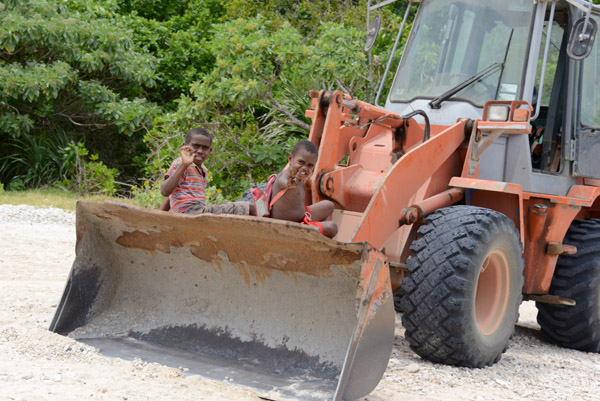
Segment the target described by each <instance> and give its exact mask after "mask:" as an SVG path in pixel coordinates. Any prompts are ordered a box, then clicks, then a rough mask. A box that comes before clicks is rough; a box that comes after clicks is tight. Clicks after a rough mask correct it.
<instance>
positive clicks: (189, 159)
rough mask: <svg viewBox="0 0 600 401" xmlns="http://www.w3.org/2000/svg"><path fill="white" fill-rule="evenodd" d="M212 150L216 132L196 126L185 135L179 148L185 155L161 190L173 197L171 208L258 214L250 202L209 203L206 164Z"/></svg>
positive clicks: (173, 164)
mask: <svg viewBox="0 0 600 401" xmlns="http://www.w3.org/2000/svg"><path fill="white" fill-rule="evenodd" d="M211 151H212V136H211V135H210V133H209V132H208V131H207V130H205V129H204V128H194V129H192V130H190V131H188V132H187V133H186V135H185V143H184V144H183V146H182V147H181V149H180V150H179V153H180V154H181V157H178V158H177V159H175V160H174V161H173V163H172V164H171V167H170V168H169V171H167V173H166V174H165V180H164V181H163V183H162V185H161V187H160V193H161V194H162V195H163V196H168V197H169V203H170V209H171V211H173V212H177V213H186V214H201V213H214V214H241V215H256V210H254V205H253V204H251V203H249V202H231V203H225V204H222V205H207V204H206V184H207V171H206V169H205V168H204V167H202V163H204V161H206V159H207V158H208V156H209V155H210V152H211Z"/></svg>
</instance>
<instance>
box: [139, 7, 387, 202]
mask: <svg viewBox="0 0 600 401" xmlns="http://www.w3.org/2000/svg"><path fill="white" fill-rule="evenodd" d="M207 46H208V48H209V49H210V50H211V52H212V54H214V55H215V56H216V61H215V68H214V69H213V70H212V71H211V72H210V73H209V74H206V75H204V76H203V77H202V80H200V81H198V82H196V83H194V84H193V85H192V88H191V94H192V96H191V97H187V96H185V97H182V98H181V99H180V100H179V103H178V110H177V111H176V112H175V113H172V114H170V115H166V116H163V117H161V119H160V122H158V121H157V125H156V128H155V129H154V130H152V131H151V132H150V134H149V135H148V136H147V137H146V140H147V141H148V143H149V145H150V148H152V149H154V152H153V154H152V157H151V159H150V160H149V162H150V163H149V164H148V166H149V171H148V172H149V173H152V172H155V173H157V172H159V171H161V170H160V169H161V168H162V169H164V168H165V167H166V163H168V161H169V160H170V159H172V158H173V157H174V155H176V149H177V148H178V146H180V144H181V135H182V133H183V132H185V131H187V130H188V129H190V128H191V127H192V126H194V125H195V124H202V125H205V126H208V127H209V128H210V129H211V130H212V131H213V133H214V134H215V136H216V139H215V145H214V146H215V152H214V153H213V156H212V158H211V160H210V161H209V168H212V170H213V177H214V179H215V181H216V182H217V185H218V186H219V187H221V188H224V189H227V191H226V193H225V196H226V197H228V198H235V197H237V196H239V194H240V192H241V191H243V190H244V189H247V188H248V186H249V185H250V184H254V183H257V182H260V181H262V180H264V179H265V177H266V176H267V175H268V174H270V173H272V172H274V171H275V170H278V169H280V168H281V167H282V166H283V164H285V161H286V156H287V154H288V152H289V151H290V149H291V146H293V144H294V143H295V142H296V141H297V140H298V139H300V138H301V137H306V135H307V133H308V130H309V128H310V121H309V120H308V119H306V118H305V117H304V113H305V111H306V109H307V108H308V107H309V101H310V96H309V92H310V91H311V90H314V89H329V90H334V89H342V90H344V91H345V92H347V93H349V94H351V95H353V96H357V97H359V98H360V97H361V96H363V95H365V93H366V92H367V89H366V88H368V82H366V79H367V75H368V73H367V71H368V70H369V68H381V66H372V65H369V63H368V60H367V57H366V55H365V53H364V50H363V48H364V33H363V32H362V31H360V30H359V29H358V28H356V27H354V26H346V25H343V24H340V23H335V22H326V23H322V24H320V25H319V28H318V29H317V30H316V31H315V32H314V38H312V39H310V40H309V39H307V38H306V37H304V36H303V35H302V34H301V33H300V31H299V30H298V29H296V28H295V27H294V26H293V25H292V24H291V23H288V22H285V21H284V22H282V23H281V24H276V25H274V24H272V23H271V21H270V20H268V19H267V18H266V17H264V16H260V15H259V16H256V17H253V18H238V19H236V20H234V21H227V22H224V23H222V24H219V25H215V26H214V36H213V38H212V39H211V41H210V42H208V43H207Z"/></svg>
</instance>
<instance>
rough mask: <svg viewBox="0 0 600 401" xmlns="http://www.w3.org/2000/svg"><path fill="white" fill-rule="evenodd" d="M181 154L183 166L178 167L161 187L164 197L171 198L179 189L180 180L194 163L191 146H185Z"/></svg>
mask: <svg viewBox="0 0 600 401" xmlns="http://www.w3.org/2000/svg"><path fill="white" fill-rule="evenodd" d="M179 152H180V153H181V164H180V165H179V167H177V170H175V172H174V173H173V174H172V175H170V176H169V178H167V179H166V180H164V181H163V183H162V184H161V186H160V193H161V195H162V196H169V195H171V193H172V192H173V191H174V190H175V188H177V184H179V180H180V179H181V177H183V174H184V173H185V170H187V168H188V167H189V166H190V164H192V163H193V162H194V151H193V150H192V148H191V147H190V146H187V145H183V146H182V147H181V149H180V150H179Z"/></svg>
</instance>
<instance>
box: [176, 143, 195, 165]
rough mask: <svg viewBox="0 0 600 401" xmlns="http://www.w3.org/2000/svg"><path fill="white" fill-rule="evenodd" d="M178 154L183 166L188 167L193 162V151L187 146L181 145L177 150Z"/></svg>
mask: <svg viewBox="0 0 600 401" xmlns="http://www.w3.org/2000/svg"><path fill="white" fill-rule="evenodd" d="M179 153H180V154H181V163H182V164H183V165H185V166H189V165H190V164H192V163H193V162H194V149H192V147H191V146H189V145H183V146H182V147H181V148H180V149H179Z"/></svg>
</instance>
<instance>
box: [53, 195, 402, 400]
mask: <svg viewBox="0 0 600 401" xmlns="http://www.w3.org/2000/svg"><path fill="white" fill-rule="evenodd" d="M76 254H77V256H76V259H75V262H74V264H73V267H72V269H71V273H70V276H69V279H68V282H67V285H66V287H65V290H64V293H63V296H62V299H61V301H60V303H59V305H58V307H57V309H56V312H55V315H54V318H53V320H52V323H51V325H50V330H51V331H54V332H57V333H60V334H63V335H68V336H70V337H73V338H75V339H77V340H80V341H83V342H85V343H88V344H91V345H94V346H97V347H98V348H99V349H100V350H101V352H103V353H105V354H106V355H111V356H117V357H122V358H125V359H132V358H136V357H139V358H142V359H145V360H148V361H155V362H159V363H164V364H166V365H170V366H176V367H178V366H184V367H187V368H188V369H189V373H198V374H201V375H203V376H205V377H208V378H212V379H216V380H222V379H224V378H228V380H232V381H233V382H234V383H235V384H238V385H243V386H248V387H251V388H254V389H257V390H258V391H260V392H263V393H268V394H269V398H281V399H285V398H297V399H303V400H304V399H306V400H327V399H333V400H342V399H343V400H351V399H356V398H359V397H362V396H364V395H366V394H368V393H369V392H371V391H372V390H373V389H374V388H375V386H376V385H377V383H378V382H379V380H380V379H381V376H382V375H383V372H384V371H385V368H386V366H387V362H388V359H389V356H390V353H391V350H392V345H393V339H394V309H393V297H392V293H391V286H390V281H389V270H388V269H389V268H388V265H387V262H386V259H385V257H384V256H383V254H381V253H380V252H378V251H377V250H375V249H372V248H371V247H370V246H369V245H368V244H365V243H355V244H348V243H341V242H338V241H334V240H330V239H328V238H326V237H324V236H322V235H320V234H319V233H317V232H316V231H314V230H312V229H309V228H307V227H306V226H302V225H300V224H296V223H290V222H284V221H278V220H273V219H266V218H255V217H246V216H230V215H210V214H207V215H200V216H186V215H180V214H175V213H169V212H161V211H153V210H147V209H142V208H136V207H131V206H125V205H119V204H110V203H105V204H95V203H83V202H79V203H78V204H77V246H76ZM274 395H275V396H274Z"/></svg>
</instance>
